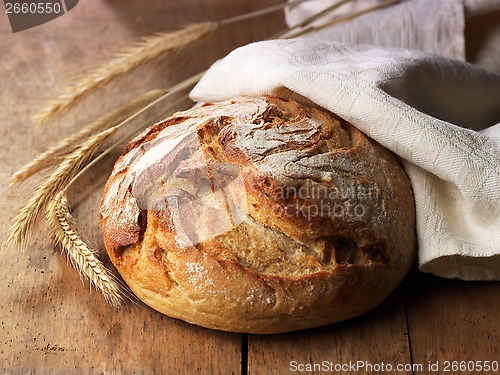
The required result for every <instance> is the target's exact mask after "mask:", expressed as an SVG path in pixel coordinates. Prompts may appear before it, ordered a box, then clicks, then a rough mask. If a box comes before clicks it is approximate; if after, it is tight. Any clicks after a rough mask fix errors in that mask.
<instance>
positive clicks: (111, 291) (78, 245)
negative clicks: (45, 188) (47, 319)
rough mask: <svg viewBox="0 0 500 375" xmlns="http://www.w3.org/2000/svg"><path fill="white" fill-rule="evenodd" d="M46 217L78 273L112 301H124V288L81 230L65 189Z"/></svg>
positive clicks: (115, 304)
mask: <svg viewBox="0 0 500 375" xmlns="http://www.w3.org/2000/svg"><path fill="white" fill-rule="evenodd" d="M46 219H47V221H48V223H49V226H50V230H51V231H52V233H53V235H54V237H55V239H56V241H57V242H59V243H60V244H61V245H62V248H63V249H64V251H65V252H66V254H67V255H68V258H69V259H70V262H71V264H72V265H73V267H74V268H75V269H76V270H77V271H78V273H79V274H80V275H81V276H83V277H84V278H86V279H88V280H89V282H90V285H91V286H94V287H95V288H96V289H98V290H100V291H101V292H102V294H103V295H104V298H105V299H106V301H108V302H109V303H110V304H111V305H113V306H118V305H120V304H121V301H122V297H123V296H124V295H125V292H124V288H123V287H122V286H121V285H120V283H119V282H118V281H117V280H116V278H115V277H114V275H113V274H112V273H111V272H110V271H109V270H108V269H107V268H106V267H105V266H104V264H102V262H101V261H100V260H99V259H98V258H97V255H96V252H95V250H94V249H92V248H91V247H90V246H89V245H88V244H87V243H86V242H85V241H84V240H83V239H82V236H81V235H80V233H78V231H77V229H76V228H77V226H76V223H75V221H74V219H73V216H72V215H71V213H70V208H69V204H68V200H67V198H66V195H65V193H64V191H60V192H59V193H58V194H57V195H56V196H55V197H54V198H53V200H52V201H51V202H50V204H49V205H48V209H47V214H46Z"/></svg>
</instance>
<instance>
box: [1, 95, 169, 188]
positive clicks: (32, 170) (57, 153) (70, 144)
mask: <svg viewBox="0 0 500 375" xmlns="http://www.w3.org/2000/svg"><path fill="white" fill-rule="evenodd" d="M163 94H165V90H151V91H149V92H147V93H145V94H143V95H141V96H140V97H139V98H137V99H135V100H132V101H130V102H129V103H126V104H124V105H122V106H121V107H119V108H117V109H115V110H113V111H111V112H109V113H107V114H105V115H103V116H101V117H99V118H98V119H97V120H95V121H94V122H92V123H90V124H89V125H87V126H85V127H84V128H82V129H81V130H80V131H78V132H76V133H74V134H72V135H70V136H69V137H67V138H65V139H63V140H61V141H60V142H59V143H57V144H56V145H54V146H52V147H50V148H48V149H47V150H46V151H44V152H43V153H41V154H40V155H38V156H37V157H36V158H34V159H33V160H31V161H30V162H29V163H27V164H25V165H24V166H22V167H21V168H20V169H19V171H17V172H16V173H14V174H13V175H12V177H11V179H10V182H9V186H13V185H15V184H17V183H19V182H22V181H24V180H26V179H28V178H29V177H31V176H33V175H34V174H36V173H38V172H40V171H42V170H44V169H45V168H47V167H49V166H50V165H52V164H53V163H54V162H56V161H58V160H60V159H61V158H62V157H64V156H66V155H68V154H69V153H70V152H73V151H74V150H75V149H77V148H78V147H79V146H80V144H81V142H82V141H84V140H85V139H86V138H88V137H89V136H91V135H93V134H95V133H97V132H99V131H101V130H103V129H106V128H108V127H111V126H114V125H116V124H117V123H119V122H121V121H123V120H125V119H126V118H127V117H129V116H130V115H131V114H133V113H134V112H136V111H137V110H138V109H140V108H142V107H144V106H145V105H147V104H149V103H151V102H152V101H154V100H155V99H157V98H159V97H160V96H161V95H163Z"/></svg>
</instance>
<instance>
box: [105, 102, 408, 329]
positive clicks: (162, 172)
mask: <svg viewBox="0 0 500 375" xmlns="http://www.w3.org/2000/svg"><path fill="white" fill-rule="evenodd" d="M101 226H102V231H103V234H104V241H105V245H106V248H107V251H108V253H109V256H110V258H111V261H112V262H113V264H114V265H115V266H116V268H117V269H118V271H119V272H120V274H121V276H122V277H123V279H124V281H125V282H126V283H127V284H128V285H129V286H130V288H131V289H132V291H133V292H134V293H135V294H136V295H137V296H138V297H139V298H140V299H141V300H142V301H143V302H144V303H146V304H147V305H149V306H151V307H152V308H154V309H156V310H158V311H160V312H161V313H163V314H166V315H168V316H170V317H174V318H179V319H182V320H185V321H187V322H190V323H193V324H197V325H200V326H204V327H208V328H213V329H218V330H224V331H233V332H249V333H278V332H287V331H292V330H298V329H305V328H309V327H316V326H320V325H326V324H331V323H335V322H339V321H342V320H346V319H349V318H352V317H355V316H358V315H360V314H363V313H365V312H366V311H368V310H370V309H372V308H373V307H375V306H376V305H377V304H379V303H380V302H381V301H383V300H384V299H385V298H386V297H387V296H388V295H389V294H390V293H391V292H392V291H393V290H394V289H395V287H396V286H397V285H398V284H399V283H400V282H401V280H402V279H403V278H404V276H405V275H406V273H407V272H408V270H409V268H410V266H411V264H412V262H413V261H414V259H415V254H416V238H415V207H414V200H413V195H412V191H411V187H410V183H409V180H408V178H407V176H406V174H405V172H404V171H403V169H402V168H401V166H400V165H399V163H398V161H397V159H396V158H395V156H394V155H393V154H392V153H391V152H389V151H388V150H387V149H385V148H384V147H382V146H381V145H379V144H378V143H376V142H375V141H373V140H371V139H369V138H368V137H366V136H365V135H364V134H363V133H361V132H360V131H359V130H357V129H356V128H355V127H354V126H353V125H351V124H349V123H347V122H346V121H344V120H342V119H340V118H339V117H337V116H336V115H334V114H332V113H330V112H328V111H326V110H323V109H321V108H316V107H312V106H309V105H304V104H299V103H297V102H295V101H293V100H283V99H279V98H276V97H268V96H263V97H241V98H236V99H234V100H232V101H228V102H223V103H216V104H205V105H203V106H200V107H197V108H193V109H190V110H188V111H185V112H181V113H176V114H174V115H173V116H172V117H170V118H168V119H166V120H164V121H162V122H160V123H158V124H156V125H154V126H152V127H151V128H149V129H147V130H146V131H145V132H144V133H143V134H141V135H140V136H138V137H137V138H136V139H134V140H133V141H132V142H131V143H130V144H129V145H128V146H127V147H126V149H125V151H124V153H123V154H122V156H121V157H120V158H119V159H118V161H117V162H116V165H115V167H114V170H113V172H112V174H111V176H110V178H109V180H108V182H107V184H106V187H105V193H104V197H103V200H102V206H101Z"/></svg>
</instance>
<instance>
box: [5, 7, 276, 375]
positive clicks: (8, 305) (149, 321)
mask: <svg viewBox="0 0 500 375" xmlns="http://www.w3.org/2000/svg"><path fill="white" fill-rule="evenodd" d="M277 2H279V1H278V0H276V1H274V0H273V1H267V0H256V1H253V2H240V1H230V2H227V1H225V0H191V1H183V2H179V1H177V2H171V1H169V2H165V1H160V0H157V1H149V2H147V5H146V4H145V3H144V2H137V1H132V0H126V1H122V0H120V1H118V0H111V1H91V2H87V1H84V2H80V3H79V4H78V5H77V6H76V7H75V8H74V9H73V10H72V11H71V12H69V13H68V14H67V15H65V16H63V17H60V18H58V19H57V20H54V21H51V22H49V23H47V24H44V25H41V26H39V27H37V28H34V29H30V30H26V31H23V32H20V33H17V34H12V32H11V30H10V27H9V25H8V21H7V17H6V15H5V13H4V12H2V14H0V18H1V21H0V50H1V51H2V58H1V59H0V76H1V77H2V90H0V110H1V113H2V121H1V125H0V126H1V130H2V137H0V150H2V151H1V154H0V159H1V163H0V178H1V180H2V181H3V184H2V186H1V187H0V189H1V190H0V192H1V193H2V194H1V195H2V198H1V199H2V200H1V202H0V224H1V228H0V232H1V233H0V235H1V238H2V239H4V238H5V237H6V235H7V234H8V232H9V222H10V220H11V219H12V218H13V216H14V215H15V212H16V211H17V210H18V209H19V208H20V207H21V203H22V202H23V200H24V199H25V198H26V195H27V193H28V192H29V190H30V187H33V186H36V182H33V183H28V184H27V185H22V186H20V187H19V188H16V189H14V190H12V191H10V192H7V190H6V186H5V185H6V182H7V181H8V178H9V176H10V175H11V174H12V173H13V172H14V171H15V170H16V169H17V168H19V167H20V166H21V165H22V164H23V163H25V162H27V161H29V160H30V159H31V158H32V157H34V156H35V155H36V154H37V153H39V152H40V151H42V150H43V149H45V148H46V147H47V146H48V145H50V144H52V143H54V142H55V141H56V140H58V139H60V138H61V137H62V136H63V135H65V134H69V133H70V132H72V131H74V130H76V129H77V128H79V127H80V126H82V124H84V123H85V121H87V120H89V119H91V118H93V117H95V116H97V115H99V114H101V113H103V112H105V111H106V110H108V109H109V108H112V107H113V106H116V105H117V104H119V103H121V102H122V101H123V100H126V99H129V98H133V97H134V96H137V95H138V93H140V92H143V91H145V90H147V89H151V88H159V87H169V86H170V85H171V84H173V83H175V82H177V81H178V80H180V79H181V78H183V77H187V76H189V75H191V74H194V73H197V72H198V71H201V70H202V69H205V68H207V67H208V66H209V65H210V64H211V62H213V61H214V60H215V59H216V58H220V57H222V56H223V55H224V54H226V53H227V52H229V51H230V50H231V49H233V48H234V47H236V46H238V45H241V44H245V43H248V42H250V41H252V40H254V38H264V37H267V36H268V35H270V34H272V33H274V32H276V31H278V30H280V29H281V28H282V25H283V20H282V17H281V18H279V19H277V18H276V16H275V15H274V16H273V17H267V18H266V19H263V20H261V21H259V23H255V22H247V23H245V24H242V25H240V26H239V27H238V29H237V30H238V31H237V32H235V31H231V30H228V31H226V32H223V31H221V32H219V33H218V36H216V37H214V38H212V39H211V40H208V41H206V42H204V43H202V44H201V45H200V48H198V49H192V50H190V51H188V55H187V56H188V58H186V55H184V57H182V56H179V57H176V58H175V59H173V60H172V61H171V64H170V65H168V64H163V63H162V64H159V65H157V66H154V67H151V66H150V67H148V68H147V69H142V70H141V71H140V72H139V74H136V75H132V76H131V77H130V78H127V79H125V80H124V81H122V82H120V84H119V85H118V84H116V85H112V86H110V87H109V88H106V89H104V90H101V91H100V92H99V93H98V94H97V97H96V98H95V99H89V100H86V101H85V102H84V103H83V104H82V105H80V106H78V107H77V108H76V109H75V111H74V112H72V113H71V114H69V115H65V116H63V117H62V118H61V120H60V121H56V122H55V123H54V124H51V125H50V126H46V127H43V128H37V129H35V128H33V127H31V125H30V121H29V116H30V115H31V114H32V113H33V112H34V111H35V110H36V108H38V107H39V105H40V104H41V103H42V102H43V101H44V100H46V99H49V98H53V97H54V96H55V95H56V94H58V93H59V91H60V90H59V88H60V87H61V86H62V85H64V83H65V78H66V77H68V76H69V75H72V74H73V73H75V72H76V71H81V70H82V69H83V68H84V67H87V66H93V65H95V64H96V63H98V62H99V61H103V60H105V59H106V58H108V57H110V55H111V54H112V53H113V52H114V51H116V50H117V49H119V48H120V47H125V46H128V45H130V43H132V42H133V41H134V40H135V39H136V38H137V37H138V36H142V35H147V34H150V33H152V32H156V31H167V30H173V29H175V28H177V26H178V25H184V24H189V23H192V22H201V21H205V20H218V19H221V18H225V17H228V16H232V15H236V14H239V13H241V12H247V11H249V10H252V9H258V8H261V7H263V6H266V5H270V4H271V3H277ZM261 22H263V23H261ZM256 25H260V27H258V28H257V27H256ZM123 87H126V88H127V89H126V90H124V89H123ZM94 173H95V174H96V176H99V175H100V176H101V179H102V178H104V179H105V178H106V175H107V173H109V170H106V169H102V170H100V171H97V170H96V171H95V172H94ZM94 182H95V184H94V185H92V184H90V185H89V186H87V188H88V189H86V190H85V191H83V190H82V191H80V192H78V194H77V198H78V199H76V201H77V203H78V207H77V210H76V212H75V215H76V216H77V220H78V223H79V224H81V226H82V229H83V230H84V231H85V233H87V234H88V235H89V237H91V238H93V239H94V240H95V242H96V243H97V244H100V243H101V241H100V238H99V236H100V232H99V228H98V216H97V212H98V205H99V200H100V196H101V194H102V182H103V181H99V180H98V179H95V181H94ZM87 190H88V191H87ZM87 193H88V195H87ZM78 195H79V196H78ZM36 238H37V240H36V242H35V243H33V244H31V245H30V246H28V248H27V249H26V251H24V252H22V251H20V250H19V249H15V248H6V247H5V245H4V246H2V269H3V272H2V273H1V274H0V285H2V290H1V292H0V293H1V301H2V303H1V304H0V373H2V374H16V375H17V374H35V373H36V374H73V373H75V374H76V373H78V374H79V373H82V374H103V373H105V374H135V373H137V374H170V373H172V374H173V373H204V374H205V373H207V374H210V373H213V374H220V373H225V374H231V373H234V374H237V373H240V370H241V335H238V334H229V333H222V332H216V331H211V330H207V329H203V328H199V327H195V326H192V325H189V324H187V323H184V322H181V321H177V320H173V319H170V318H167V317H165V316H163V315H161V314H159V313H157V312H155V311H153V310H151V309H150V308H148V307H146V306H144V305H141V304H134V303H128V304H127V305H126V307H125V308H123V309H119V310H113V309H112V308H111V307H110V306H109V305H108V304H107V303H106V302H105V301H104V299H103V298H102V296H101V295H100V294H99V293H96V292H95V291H92V292H91V293H89V291H88V284H87V283H83V284H82V282H81V281H80V279H79V276H78V275H77V273H76V272H75V271H74V270H73V269H72V268H71V267H70V265H69V264H68V263H67V261H66V259H65V258H64V257H63V256H61V255H60V253H59V252H58V251H57V250H55V248H54V246H53V244H52V242H51V240H50V239H49V238H48V236H47V235H46V233H44V230H43V229H41V230H40V232H39V233H38V236H36Z"/></svg>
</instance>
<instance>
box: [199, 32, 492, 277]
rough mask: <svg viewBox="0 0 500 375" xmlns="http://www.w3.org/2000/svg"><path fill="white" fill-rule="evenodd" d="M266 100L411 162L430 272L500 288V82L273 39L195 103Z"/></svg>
mask: <svg viewBox="0 0 500 375" xmlns="http://www.w3.org/2000/svg"><path fill="white" fill-rule="evenodd" d="M260 94H278V95H281V96H288V97H295V98H298V99H299V100H306V101H312V102H314V103H316V104H318V105H319V106H321V107H324V108H326V109H329V110H330V111H332V112H334V113H336V114H338V115H339V116H341V117H342V118H344V119H346V120H347V121H350V122H351V123H353V124H354V125H355V126H356V127H358V128H359V129H360V130H361V131H363V132H364V133H365V134H367V135H368V136H370V137H371V138H373V139H375V140H377V141H378V142H379V143H381V144H382V145H384V146H386V147H387V148H389V149H390V150H392V151H393V152H395V153H396V154H397V155H399V156H400V157H401V158H402V159H403V163H404V167H405V169H406V171H407V173H408V175H409V177H410V180H411V183H412V187H413V190H414V194H415V201H416V209H417V237H418V243H419V259H418V261H419V267H420V269H421V270H422V271H424V272H432V273H434V274H436V275H439V276H442V277H448V278H455V277H457V278H461V279H466V280H500V142H499V143H496V142H495V139H496V141H497V142H498V141H499V139H500V123H499V122H500V76H499V75H495V74H493V73H490V72H488V71H486V70H482V69H480V68H478V67H476V66H473V65H471V64H468V63H465V62H462V61H457V60H451V59H447V58H444V57H440V56H436V55H430V54H426V53H423V52H416V51H410V50H403V49H388V48H378V47H374V46H366V45H358V44H345V43H337V42H332V41H322V40H305V39H294V40H272V41H266V42H259V43H254V44H250V45H247V46H245V47H242V48H239V49H237V50H235V51H233V52H232V53H230V54H229V55H228V56H227V57H225V58H224V59H222V60H220V61H218V62H216V63H215V64H214V65H213V66H212V67H211V68H210V69H209V70H208V72H207V73H206V74H205V76H204V77H203V78H202V80H201V81H200V83H199V84H198V85H197V86H196V87H195V88H194V89H193V90H192V92H191V97H192V99H193V100H195V101H209V102H216V101H222V100H227V99H231V98H234V97H237V96H239V95H260ZM495 124H497V125H495ZM494 125H495V126H494ZM481 129H486V130H485V131H483V132H482V133H481V132H479V130H481Z"/></svg>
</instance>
